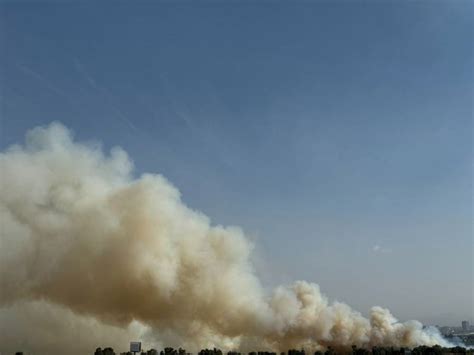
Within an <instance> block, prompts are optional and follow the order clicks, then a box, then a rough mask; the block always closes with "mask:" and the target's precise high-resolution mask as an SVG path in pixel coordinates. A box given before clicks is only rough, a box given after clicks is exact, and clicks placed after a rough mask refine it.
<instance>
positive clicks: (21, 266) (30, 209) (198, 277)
mask: <svg viewBox="0 0 474 355" xmlns="http://www.w3.org/2000/svg"><path fill="white" fill-rule="evenodd" d="M0 172H1V181H0V217H1V236H0V242H1V248H0V289H1V294H0V307H1V308H0V344H1V345H0V347H2V349H0V350H2V351H12V350H17V349H19V347H22V349H24V350H28V349H30V350H35V353H43V354H46V353H52V352H53V351H55V349H60V348H61V347H62V346H63V344H64V343H67V344H69V346H71V344H75V346H76V345H77V353H78V354H79V353H82V354H83V353H85V352H84V351H89V352H90V349H94V348H96V347H97V344H104V343H108V344H111V345H113V346H114V347H117V348H120V347H121V348H123V347H124V345H125V346H126V343H127V342H128V341H129V340H130V339H136V338H137V337H140V338H141V339H144V340H145V342H148V343H150V344H155V343H160V344H161V343H167V344H170V345H174V346H179V345H182V346H185V347H186V348H187V349H189V350H191V351H195V350H198V349H200V348H203V347H212V346H218V347H221V348H223V349H229V350H230V349H240V350H243V351H245V350H247V349H269V350H274V351H279V350H285V349H289V348H301V347H304V348H307V349H311V350H318V349H325V348H326V347H327V346H331V347H332V348H333V349H343V348H345V349H350V347H351V346H352V345H356V346H358V347H372V346H397V347H400V346H404V347H413V346H417V345H434V344H440V345H447V344H446V342H445V341H444V340H443V338H442V337H441V336H440V335H439V334H438V333H436V332H430V331H427V330H423V329H422V325H421V324H420V323H419V322H416V321H411V322H407V323H398V322H397V321H396V319H395V318H394V317H393V316H392V315H391V314H390V312H389V311H388V310H386V309H383V308H380V307H374V308H372V309H371V311H370V317H369V319H366V318H364V317H363V316H362V315H361V314H360V313H358V312H356V311H354V310H352V309H351V308H350V307H349V306H347V305H346V304H343V303H337V302H335V303H331V302H329V301H328V300H327V299H326V297H325V296H324V295H322V294H321V292H320V290H319V287H318V285H316V284H313V283H308V282H305V281H297V282H295V283H294V284H292V285H289V286H281V287H278V288H277V289H275V290H274V292H273V293H272V294H271V295H267V294H265V293H264V291H263V288H262V285H261V284H260V282H259V280H258V278H257V277H256V275H255V273H254V271H253V267H252V265H251V263H250V258H249V257H250V253H251V250H252V247H251V244H250V243H249V241H248V240H247V239H246V237H245V235H244V233H243V232H242V231H241V230H240V229H239V228H236V227H223V226H214V225H211V224H210V221H209V219H208V218H207V217H206V216H205V215H203V214H202V213H199V212H197V211H193V210H191V209H189V208H188V207H186V206H185V205H184V204H183V202H182V201H181V199H180V194H179V191H178V190H177V189H176V188H175V187H174V186H173V185H172V184H171V183H170V182H168V181H167V180H166V179H165V178H164V177H163V176H161V175H150V174H145V175H143V176H141V177H139V178H137V179H135V178H133V176H132V173H131V172H132V163H131V162H130V160H129V158H128V157H127V155H126V153H125V152H124V151H122V150H121V149H119V148H115V149H113V150H112V151H111V153H110V154H109V155H105V154H104V153H103V152H102V151H101V148H100V146H98V145H92V144H81V143H77V142H74V141H73V139H72V136H71V133H70V132H69V131H68V130H67V129H66V128H65V127H64V126H62V125H60V124H57V123H56V124H51V125H50V126H48V127H39V128H35V129H33V130H32V131H30V132H29V133H28V134H27V137H26V142H25V144H24V145H17V146H12V147H10V148H9V149H8V150H6V151H4V152H3V153H1V156H0Z"/></svg>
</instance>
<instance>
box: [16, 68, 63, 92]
mask: <svg viewBox="0 0 474 355" xmlns="http://www.w3.org/2000/svg"><path fill="white" fill-rule="evenodd" d="M16 66H17V68H18V69H20V70H21V71H22V72H23V73H25V74H27V75H29V76H31V77H33V78H35V79H36V80H38V81H39V82H41V84H43V85H44V86H45V87H46V88H48V89H49V90H50V91H52V92H54V93H55V94H56V95H59V96H61V97H63V98H65V99H67V100H68V101H70V97H69V96H68V95H67V94H66V93H65V92H64V90H61V89H60V88H58V87H57V86H56V85H54V84H53V83H52V82H51V81H50V80H48V79H47V78H46V77H44V76H43V75H41V74H40V73H38V72H36V71H34V70H33V69H31V68H30V67H28V66H26V65H23V64H19V63H17V64H16Z"/></svg>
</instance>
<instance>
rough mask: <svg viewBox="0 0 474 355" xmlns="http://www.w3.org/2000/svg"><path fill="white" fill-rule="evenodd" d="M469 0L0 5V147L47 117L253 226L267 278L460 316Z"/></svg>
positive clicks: (446, 319) (466, 277)
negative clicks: (117, 147)
mask: <svg viewBox="0 0 474 355" xmlns="http://www.w3.org/2000/svg"><path fill="white" fill-rule="evenodd" d="M473 10H474V6H473V4H472V2H469V1H461V0H460V1H410V2H408V1H407V2H404V1H401V2H394V1H378V2H376V1H332V2H330V1H314V2H303V1H298V2H290V1H288V2H277V1H265V2H250V1H241V2H239V1H232V2H217V1H216V2H199V3H197V2H193V3H191V2H186V1H181V2H171V1H170V2H151V1H149V2H116V3H113V4H112V3H111V2H106V1H104V2H100V3H92V2H79V1H76V2H69V1H68V2H59V1H56V2H40V1H35V2H24V1H20V2H16V3H14V2H2V4H1V26H2V30H1V34H2V36H1V52H2V54H1V60H2V65H1V70H2V72H1V76H0V80H1V122H0V124H1V125H0V129H1V141H0V146H1V148H2V149H4V148H5V147H7V146H9V145H10V144H12V143H17V142H20V141H21V140H22V139H23V136H24V133H25V132H26V130H28V129H30V128H32V127H34V126H37V125H44V124H47V123H49V122H51V121H60V122H62V123H64V124H65V125H66V126H68V127H69V128H71V129H72V130H73V131H74V132H75V135H76V137H77V139H79V140H97V141H101V142H103V145H104V148H105V149H109V148H110V147H112V146H115V145H120V146H122V147H123V148H124V149H125V150H126V151H127V152H128V153H129V154H130V156H131V158H132V159H133V160H134V162H135V166H136V174H137V175H140V174H141V173H143V172H156V173H161V174H163V175H164V176H166V177H167V178H168V179H169V180H170V181H171V182H172V183H173V184H174V185H176V186H177V187H178V188H179V189H180V191H181V192H182V196H183V200H184V201H185V202H186V203H187V204H188V205H189V206H191V207H192V208H195V209H198V210H200V211H203V212H204V213H206V214H207V215H209V216H210V217H211V219H212V220H213V222H214V223H217V224H232V225H239V226H242V227H243V228H244V230H245V231H246V232H247V233H248V234H249V235H250V237H251V238H253V239H254V240H255V245H256V250H255V259H256V261H255V262H256V266H257V269H258V272H259V274H260V275H261V276H262V278H263V279H264V282H265V284H266V285H268V287H272V286H274V285H276V284H279V283H282V282H283V283H289V282H291V281H293V280H295V279H306V280H309V281H314V282H317V283H319V284H320V285H321V288H322V290H323V292H325V293H326V294H327V295H329V296H330V297H331V298H333V299H338V300H341V301H346V302H348V303H349V304H351V305H352V306H354V307H356V308H358V309H359V310H361V311H362V312H364V313H365V312H366V311H367V310H368V308H369V307H370V306H372V305H376V304H377V305H382V306H386V307H389V308H390V309H391V310H392V311H393V312H394V313H395V314H396V315H397V316H398V317H399V318H402V319H411V318H418V319H420V320H422V321H424V322H427V323H433V324H436V323H438V324H446V323H452V324H456V323H460V321H461V319H468V320H470V321H474V303H473V302H474V301H473V299H474V291H473V287H474V286H473V285H474V275H473V272H474V271H473V269H474V264H473V253H474V250H473V234H472V217H473V213H472V212H473V211H472V134H473V130H472V97H473V96H472V95H473V72H472V62H473V56H472V30H473V28H472V27H473Z"/></svg>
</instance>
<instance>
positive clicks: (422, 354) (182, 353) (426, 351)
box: [17, 345, 474, 355]
mask: <svg viewBox="0 0 474 355" xmlns="http://www.w3.org/2000/svg"><path fill="white" fill-rule="evenodd" d="M18 354H19V355H22V353H17V355H18ZM338 354H343V355H351V354H352V355H408V354H411V355H441V354H469V355H474V349H466V348H463V347H461V346H456V347H453V348H444V347H441V346H439V345H435V346H424V345H423V346H418V347H416V348H414V349H406V348H394V347H373V348H372V349H371V350H368V349H363V348H358V347H356V346H352V349H351V350H348V351H337V350H335V349H332V348H331V347H329V348H328V349H327V350H326V351H316V352H314V353H311V352H305V351H304V350H295V349H291V350H288V352H282V353H279V354H277V353H275V352H268V351H251V352H249V353H244V354H242V353H240V352H236V351H229V352H226V353H224V352H222V350H220V349H216V348H214V349H203V350H201V351H199V353H198V355H338ZM94 355H117V354H116V353H115V352H114V350H113V349H112V348H105V349H101V348H97V349H96V350H95V352H94ZM120 355H133V353H131V352H122V353H120ZM140 355H191V354H190V353H188V352H186V350H184V349H182V348H179V349H173V348H165V349H163V350H161V351H158V350H156V349H150V350H148V351H142V352H141V353H140Z"/></svg>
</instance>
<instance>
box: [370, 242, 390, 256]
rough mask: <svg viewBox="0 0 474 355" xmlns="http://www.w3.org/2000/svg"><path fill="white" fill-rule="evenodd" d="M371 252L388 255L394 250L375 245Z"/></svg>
mask: <svg viewBox="0 0 474 355" xmlns="http://www.w3.org/2000/svg"><path fill="white" fill-rule="evenodd" d="M371 251H372V252H373V253H376V254H388V253H391V252H392V249H390V248H387V247H384V246H381V245H380V244H375V245H374V246H372V248H371Z"/></svg>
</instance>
